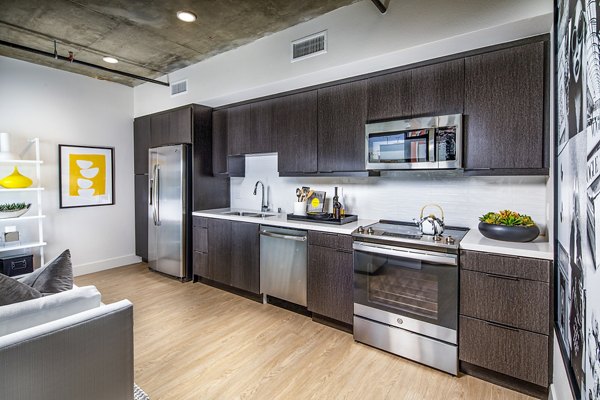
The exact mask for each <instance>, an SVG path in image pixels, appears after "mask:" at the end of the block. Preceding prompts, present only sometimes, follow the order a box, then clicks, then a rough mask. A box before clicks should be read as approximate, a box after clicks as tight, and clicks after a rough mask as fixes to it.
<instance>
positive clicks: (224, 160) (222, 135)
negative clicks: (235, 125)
mask: <svg viewBox="0 0 600 400" xmlns="http://www.w3.org/2000/svg"><path fill="white" fill-rule="evenodd" d="M228 137H229V133H228V110H227V109H222V110H217V111H214V112H213V114H212V168H213V175H214V176H221V177H227V176H229V177H243V176H244V175H245V174H246V159H245V157H244V156H243V155H237V156H228V155H227V154H228Z"/></svg>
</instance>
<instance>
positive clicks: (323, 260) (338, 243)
mask: <svg viewBox="0 0 600 400" xmlns="http://www.w3.org/2000/svg"><path fill="white" fill-rule="evenodd" d="M308 244H309V246H308V277H307V290H308V293H307V304H308V310H309V311H312V312H313V313H316V314H318V315H320V316H324V317H327V318H331V319H334V320H337V321H340V322H343V323H345V324H349V325H351V324H352V320H353V314H354V312H353V310H354V302H353V274H354V271H353V256H352V238H351V237H350V236H349V235H338V234H330V233H322V232H314V231H309V232H308Z"/></svg>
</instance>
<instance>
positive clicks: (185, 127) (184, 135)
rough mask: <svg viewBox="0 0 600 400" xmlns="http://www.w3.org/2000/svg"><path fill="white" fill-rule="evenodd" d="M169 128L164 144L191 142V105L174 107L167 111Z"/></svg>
mask: <svg viewBox="0 0 600 400" xmlns="http://www.w3.org/2000/svg"><path fill="white" fill-rule="evenodd" d="M168 114H169V130H168V132H167V133H166V137H164V138H163V142H164V143H165V144H178V143H192V107H184V108H180V109H175V110H173V111H170V112H169V113H168Z"/></svg>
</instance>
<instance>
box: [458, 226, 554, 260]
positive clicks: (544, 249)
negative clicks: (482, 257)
mask: <svg viewBox="0 0 600 400" xmlns="http://www.w3.org/2000/svg"><path fill="white" fill-rule="evenodd" d="M460 248H461V249H465V250H474V251H484V252H487V253H496V254H506V255H509V256H520V257H531V258H542V259H545V260H553V259H554V249H553V246H552V243H550V242H548V237H547V236H540V237H538V238H537V239H535V240H534V241H533V242H527V243H518V242H503V241H500V240H494V239H488V238H486V237H485V236H483V235H482V234H481V232H479V230H478V229H477V228H474V229H471V230H470V231H469V232H468V233H467V235H466V236H465V237H464V238H463V240H461V241H460Z"/></svg>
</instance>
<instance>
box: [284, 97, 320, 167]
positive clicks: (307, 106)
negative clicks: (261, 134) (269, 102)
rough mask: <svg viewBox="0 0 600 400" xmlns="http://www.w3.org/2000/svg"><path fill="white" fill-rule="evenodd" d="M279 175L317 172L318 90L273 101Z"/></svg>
mask: <svg viewBox="0 0 600 400" xmlns="http://www.w3.org/2000/svg"><path fill="white" fill-rule="evenodd" d="M273 136H274V138H276V143H277V146H276V147H277V152H278V153H279V156H278V159H277V162H278V168H277V169H278V170H279V174H280V175H285V174H286V173H315V172H317V168H318V165H317V147H318V135H317V91H316V90H313V91H310V92H304V93H298V94H292V95H289V96H284V97H280V98H278V99H276V100H275V101H274V104H273Z"/></svg>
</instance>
